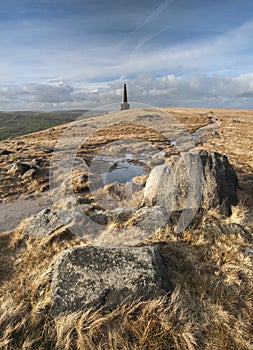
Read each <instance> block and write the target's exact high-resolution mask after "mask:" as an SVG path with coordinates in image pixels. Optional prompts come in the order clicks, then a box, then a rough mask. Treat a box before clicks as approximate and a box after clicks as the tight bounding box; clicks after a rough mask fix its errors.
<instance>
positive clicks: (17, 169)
mask: <svg viewBox="0 0 253 350" xmlns="http://www.w3.org/2000/svg"><path fill="white" fill-rule="evenodd" d="M30 169H31V166H30V165H29V164H26V163H21V162H16V163H13V164H11V166H10V168H9V170H8V173H9V174H11V175H14V176H22V175H23V174H24V173H25V172H26V171H28V170H30Z"/></svg>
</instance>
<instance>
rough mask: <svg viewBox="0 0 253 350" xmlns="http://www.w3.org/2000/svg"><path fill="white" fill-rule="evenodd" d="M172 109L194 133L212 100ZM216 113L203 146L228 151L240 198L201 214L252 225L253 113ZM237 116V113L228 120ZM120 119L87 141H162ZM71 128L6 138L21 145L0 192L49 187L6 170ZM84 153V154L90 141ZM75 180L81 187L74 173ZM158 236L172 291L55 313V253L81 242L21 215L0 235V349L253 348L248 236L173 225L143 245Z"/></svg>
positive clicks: (9, 194)
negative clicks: (35, 229) (25, 222)
mask: <svg viewBox="0 0 253 350" xmlns="http://www.w3.org/2000/svg"><path fill="white" fill-rule="evenodd" d="M167 111H168V112H169V113H171V114H172V115H174V116H175V117H176V118H178V120H179V121H180V122H181V123H182V124H184V125H185V127H186V128H187V129H188V130H189V131H190V132H194V131H195V130H196V129H197V128H199V127H200V126H203V125H206V124H207V122H208V116H209V115H210V110H206V109H175V108H170V109H167ZM211 114H213V115H214V116H215V117H217V118H218V119H219V120H220V122H221V124H220V126H219V129H218V131H219V133H220V136H218V135H217V134H215V133H211V132H210V133H208V134H207V135H205V137H204V138H203V140H202V141H203V145H202V146H199V148H204V149H209V150H212V151H218V152H221V153H225V154H226V155H227V156H228V158H229V160H230V161H231V163H232V164H233V166H234V167H235V168H236V171H237V173H238V174H239V180H240V198H241V202H240V204H239V206H236V207H234V208H233V214H232V216H231V217H230V218H228V219H224V218H222V217H221V216H220V214H219V213H218V212H217V211H216V210H215V209H213V210H210V211H209V212H208V213H205V216H204V217H203V218H201V219H202V222H201V223H203V224H204V223H209V222H219V223H224V224H225V223H238V224H241V225H244V226H246V228H248V230H249V232H250V233H252V232H253V225H252V213H253V179H252V178H251V177H250V175H251V174H252V169H253V163H252V140H251V134H252V130H253V112H252V111H232V110H222V109H219V110H218V109H213V113H211ZM104 118H106V117H104ZM233 118H236V119H240V121H241V122H240V123H232V119H233ZM92 123H94V125H95V124H97V121H96V120H94V121H93V122H92V121H91V122H90V124H92ZM87 124H89V121H87ZM98 125H99V124H98ZM102 125H103V123H102V121H101V126H102ZM124 127H125V126H122V125H121V126H115V127H114V129H111V130H108V128H107V129H106V128H105V129H104V130H102V131H99V132H98V133H97V139H96V138H93V139H92V140H91V142H92V143H93V144H95V145H98V146H99V145H100V144H101V143H103V138H104V137H105V135H107V141H106V142H110V141H114V140H117V139H118V138H122V137H127V136H128V135H131V137H135V135H138V134H140V133H141V132H142V133H143V134H142V136H143V138H144V139H145V137H146V138H147V140H149V141H150V140H151V139H152V138H153V139H154V142H157V140H158V139H157V134H156V133H154V134H152V132H153V131H152V130H151V131H150V130H149V132H148V133H147V134H146V135H145V132H146V129H145V130H144V129H143V128H142V129H141V128H140V127H136V126H135V127H131V126H130V124H129V125H128V127H127V128H126V129H124ZM131 128H132V129H131ZM65 129H66V126H60V127H57V128H54V129H51V130H49V131H43V132H39V133H36V134H32V135H27V136H25V137H23V138H22V139H21V138H17V139H13V140H6V141H4V142H2V143H1V148H2V149H9V150H14V151H15V152H14V153H13V154H10V155H9V156H2V158H1V161H2V169H1V170H0V171H1V175H2V176H3V177H2V179H1V180H2V181H1V184H0V194H1V196H2V197H1V198H3V199H4V200H6V201H11V200H13V199H15V198H17V197H18V196H19V195H20V194H21V193H28V192H30V193H34V192H35V191H40V190H43V186H46V185H47V174H46V175H45V173H43V178H42V177H39V178H38V179H34V180H33V181H32V182H31V181H29V180H28V179H26V180H24V179H23V180H22V179H20V178H17V179H13V178H10V177H9V176H8V174H7V172H5V171H4V170H3V169H4V168H5V167H6V166H7V165H9V164H11V163H12V162H14V161H17V160H20V158H21V157H22V160H23V161H29V160H31V159H32V158H34V157H44V158H45V159H46V160H47V161H48V162H49V161H50V156H51V155H50V154H48V153H44V152H43V151H41V150H40V149H36V148H34V147H35V146H36V145H41V146H54V145H55V143H56V140H57V139H58V138H59V137H60V135H61V133H62V132H63V131H64V130H65ZM108 132H110V133H109V134H108ZM20 147H21V149H20V150H18V148H20ZM81 154H82V155H84V156H85V148H83V149H82V151H81ZM48 166H49V165H47V166H46V167H45V171H47V170H48ZM74 175H78V174H74ZM73 186H74V188H75V190H76V191H77V192H78V191H79V190H78V186H79V183H78V182H76V177H75V176H73ZM112 224H113V223H111V225H112ZM128 224H129V225H130V224H131V223H130V222H129V223H128ZM157 241H162V242H165V243H164V245H163V246H161V248H160V252H161V254H162V256H163V258H164V261H165V263H166V266H167V268H168V270H169V273H170V276H171V282H172V284H173V286H174V291H173V293H172V294H170V295H168V296H167V297H164V298H161V299H156V300H149V301H145V302H144V301H141V300H140V301H138V302H135V303H133V304H131V305H123V306H119V307H118V308H117V309H115V310H114V311H112V312H107V311H106V310H103V309H100V310H97V311H94V310H84V311H79V312H76V313H73V314H69V315H61V316H58V317H57V318H53V317H52V316H51V314H50V307H51V300H50V282H51V274H52V269H53V264H54V261H55V260H56V258H57V256H58V255H59V254H60V253H61V252H62V251H63V250H65V249H67V248H70V247H74V246H77V245H82V244H84V243H83V242H82V241H81V240H80V239H79V238H78V237H76V236H74V235H72V234H71V232H69V231H68V230H67V229H64V228H62V229H59V230H58V231H57V232H55V233H53V234H52V235H50V236H49V237H46V238H43V239H41V240H39V239H35V238H32V237H27V236H24V235H23V234H22V224H21V225H20V227H18V228H17V229H15V230H14V231H12V232H7V233H2V234H0V282H1V288H0V349H3V350H20V349H23V350H24V349H26V350H37V349H39V350H42V349H43V350H46V349H47V350H50V349H56V350H58V349H59V350H62V349H66V350H67V349H73V350H76V349H80V350H95V349H96V350H97V349H100V350H104V349H105V350H107V349H108V350H109V349H115V350H119V349H122V350H123V349H129V350H150V349H151V350H152V349H153V350H157V349H158V350H169V349H171V350H181V349H182V350H203V349H205V350H223V349H224V350H234V349H236V350H253V322H252V320H253V257H252V256H250V255H249V254H247V249H250V250H251V251H253V246H252V242H250V241H248V240H247V238H246V237H244V236H236V235H221V234H215V233H209V234H207V233H206V232H204V231H201V229H198V230H193V229H191V230H188V231H186V232H184V233H183V234H182V236H178V235H175V234H174V233H173V229H172V228H170V227H167V228H165V229H162V230H159V231H157V232H155V233H154V235H153V236H152V237H151V238H150V239H149V241H147V242H145V244H152V243H154V242H157ZM143 244H144V243H143Z"/></svg>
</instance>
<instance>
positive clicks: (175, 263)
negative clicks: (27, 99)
mask: <svg viewBox="0 0 253 350" xmlns="http://www.w3.org/2000/svg"><path fill="white" fill-rule="evenodd" d="M252 130H253V112H252V111H236V110H225V109H224V110H223V109H212V110H208V109H183V108H180V109H179V108H177V109H173V108H166V109H136V110H129V111H120V112H117V111H115V112H110V113H106V114H103V115H101V116H100V117H92V118H89V119H85V120H84V119H82V118H79V119H78V120H76V122H73V123H71V124H65V125H62V126H57V127H54V128H51V129H48V130H45V131H41V132H37V133H34V134H30V135H26V136H23V137H19V138H16V139H9V140H5V141H2V142H1V143H0V160H1V165H0V180H1V182H0V200H1V202H0V219H1V227H0V230H1V232H2V233H1V235H0V239H1V242H0V246H1V248H0V262H1V267H0V272H1V274H0V275H1V281H2V288H1V302H2V316H1V317H0V348H3V349H21V348H24V349H44V348H57V349H62V348H65V349H99V348H100V349H168V348H171V349H180V350H181V349H203V348H205V349H212V350H213V349H230V348H231V349H232V348H237V349H253V344H252V336H253V330H252V324H251V319H252V317H253V315H252V311H251V310H252V306H253V305H252V303H253V299H252V287H253V286H252V273H253V268H252V256H253V246H252V236H251V234H252V229H253V222H252V213H253V175H252V174H253V172H252V170H253V150H252V140H251V134H252ZM217 152H218V153H219V154H217ZM182 160H183V161H182ZM201 174H202V175H201ZM200 175H201V176H200ZM127 176H128V178H127ZM126 179H128V180H129V179H132V181H131V182H122V181H126ZM200 184H201V191H199V190H200ZM199 192H201V195H200V196H198V194H199ZM185 203H187V204H185ZM172 204H173V205H172ZM31 215H32V216H31ZM29 217H30V218H29ZM94 245H95V246H97V247H99V246H100V248H101V249H102V250H100V251H99V252H100V253H99V254H97V255H101V254H102V253H103V252H104V251H103V249H106V247H108V248H107V249H109V247H110V249H112V247H118V248H116V250H114V248H113V249H112V251H113V254H112V253H111V252H110V254H108V258H107V259H108V263H107V265H108V268H109V269H107V268H106V267H103V268H102V267H101V268H100V269H99V270H96V269H97V266H102V265H101V259H100V260H99V259H98V261H97V260H96V258H95V257H96V254H95V253H93V251H92V249H93V248H90V250H89V249H88V247H93V246H94ZM79 246H82V247H81V248H77V247H79ZM123 246H133V247H134V248H132V249H131V248H130V250H129V251H128V253H127V254H126V255H124V254H125V253H124V249H123V251H122V247H123ZM73 247H74V248H73ZM85 247H86V248H85ZM138 247H139V253H138ZM141 247H150V248H148V250H147V251H149V252H151V250H152V249H154V251H155V252H156V253H155V258H154V257H152V258H151V260H149V259H150V258H149V254H150V253H148V255H146V257H145V263H144V260H142V258H141V256H142V255H141V254H142V253H141V252H144V251H145V254H146V250H145V249H146V248H141ZM151 247H152V248H151ZM68 248H69V249H70V250H68V251H66V249H68ZM72 248H73V249H72ZM100 248H98V249H100ZM96 249H97V248H96ZM133 249H134V252H136V253H134V254H136V256H135V257H134V256H132V255H131V250H133ZM141 249H142V250H141ZM149 249H150V250H149ZM80 251H84V252H86V253H87V254H90V253H88V252H92V256H93V258H92V259H88V260H92V263H90V262H87V259H86V260H85V259H84V260H83V258H82V256H81V255H80V254H79V252H80ZM63 252H64V253H63ZM67 252H69V253H67ZM86 253H85V254H86ZM62 254H63V255H62ZM77 254H79V255H80V256H79V255H78V256H79V258H77ZM103 254H104V253H103ZM114 254H115V255H114ZM129 254H130V255H129ZM143 254H144V253H143ZM152 254H153V253H152ZM152 254H151V255H152ZM109 256H110V258H109ZM122 261H125V262H126V261H129V263H122V264H121V262H122ZM130 261H131V262H132V263H130ZM140 261H142V262H140ZM151 261H152V263H151ZM160 261H161V262H160ZM87 264H88V265H87ZM141 264H142V266H144V265H145V266H148V271H149V272H148V274H149V276H150V277H149V279H147V280H145V279H144V280H142V279H141V278H140V277H138V276H141V275H143V271H142V270H139V269H140V265H141ZM161 266H162V268H161ZM161 269H162V270H161ZM114 270H116V271H117V273H118V274H119V275H120V276H121V277H120V278H118V279H117V278H116V280H115V279H114V277H115V276H114V274H113V273H112V271H114ZM165 270H166V271H165ZM84 271H89V272H87V273H86V272H84ZM92 271H97V272H96V273H94V276H95V277H94V276H92ZM66 275H69V276H71V278H70V280H69V282H68V280H65V279H64V276H66ZM59 276H60V277H59ZM98 276H99V277H98ZM105 276H107V277H108V276H110V279H111V280H113V281H114V282H113V283H110V281H109V282H108V278H105ZM127 276H128V277H127ZM134 276H135V277H136V276H137V277H136V280H135V277H134ZM154 276H155V277H154ZM164 276H166V277H164ZM98 279H99V281H98ZM137 279H138V281H139V282H138V283H139V284H138V283H136V281H137ZM52 280H53V282H52ZM165 280H166V281H165ZM80 281H82V283H83V285H86V287H87V286H93V287H92V288H93V289H94V288H95V289H96V293H95V294H96V297H94V293H92V292H91V290H89V288H88V287H87V288H85V289H86V291H87V293H86V294H85V295H83V294H82V285H81V284H80V283H81V282H80ZM149 281H151V282H149ZM165 282H166V283H165ZM149 283H151V285H149ZM154 283H157V285H159V288H160V289H159V290H160V291H164V294H166V293H167V297H166V299H163V298H162V299H161V298H160V296H161V295H162V294H163V292H161V293H160V292H159V293H158V294H159V295H157V294H156V293H154V294H153V297H152V295H150V293H148V294H147V295H146V296H145V292H144V291H145V288H144V289H143V288H142V287H141V285H145V284H146V290H150V291H153V290H154ZM164 283H165V284H166V287H164ZM137 285H138V288H137V287H136V286H137ZM75 286H76V287H75ZM68 288H69V289H68ZM134 288H137V289H134ZM95 289H94V290H95ZM77 290H78V292H77ZM133 290H134V294H136V295H138V298H141V301H139V299H138V300H135V299H134V298H133V297H132V296H133ZM66 291H67V294H66ZM64 293H65V294H64ZM89 293H90V294H89ZM63 294H64V295H65V296H64V297H63ZM151 294H152V293H151ZM66 295H67V296H68V295H71V302H69V301H68V297H66ZM122 295H124V297H125V298H126V300H128V303H126V306H122V305H121V303H122ZM123 299H124V298H123ZM84 300H86V301H85V302H84ZM112 301H113V305H114V308H113V309H114V311H113V310H112V309H110V312H109V313H108V309H106V305H107V304H110V303H112ZM152 303H153V304H152ZM115 304H116V306H115ZM80 305H81V306H80ZM87 306H88V307H92V308H94V307H95V306H96V307H95V310H94V309H93V311H87ZM100 306H102V307H103V308H105V309H101V310H99V311H97V308H98V307H100ZM115 307H116V308H115ZM56 309H57V312H54V311H52V310H56ZM50 310H51V311H50ZM63 310H65V311H66V310H68V313H67V314H64V312H63ZM71 310H72V311H73V312H74V313H73V315H72V316H70V315H69V312H70V311H71ZM103 310H104V311H103ZM148 310H149V311H148ZM154 315H159V317H157V318H156V317H155V316H154ZM71 317H72V318H73V319H72V322H68V321H69V320H70V318H71ZM67 320H68V321H67ZM112 320H113V324H114V325H112ZM39 325H40V326H41V327H43V329H44V331H43V333H41V332H40V331H39V329H40V326H39ZM64 325H65V326H64ZM89 325H90V326H89ZM64 327H65V328H64ZM91 328H92V329H93V331H91ZM101 334H103V335H104V338H103V340H101V339H100V338H101V337H100V336H101ZM136 344H137V345H136Z"/></svg>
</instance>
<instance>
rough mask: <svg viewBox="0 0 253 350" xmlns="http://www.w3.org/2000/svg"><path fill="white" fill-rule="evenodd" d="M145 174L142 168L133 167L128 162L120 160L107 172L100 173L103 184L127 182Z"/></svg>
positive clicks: (138, 166)
mask: <svg viewBox="0 0 253 350" xmlns="http://www.w3.org/2000/svg"><path fill="white" fill-rule="evenodd" d="M143 174H145V170H144V167H143V166H141V165H134V164H132V163H130V162H128V161H125V160H122V161H119V162H118V163H117V165H116V166H113V167H112V168H111V170H109V171H108V172H105V173H102V174H101V176H102V179H103V182H104V184H105V185H106V184H110V183H113V182H116V181H117V182H128V181H131V180H132V178H133V177H135V176H140V175H143Z"/></svg>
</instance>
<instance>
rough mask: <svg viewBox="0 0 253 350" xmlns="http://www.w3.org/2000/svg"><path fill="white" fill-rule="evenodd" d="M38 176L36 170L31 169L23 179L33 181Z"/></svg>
mask: <svg viewBox="0 0 253 350" xmlns="http://www.w3.org/2000/svg"><path fill="white" fill-rule="evenodd" d="M35 175H36V170H35V169H30V170H27V171H26V172H25V173H24V174H23V175H22V179H28V178H31V179H33V178H34V177H35Z"/></svg>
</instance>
